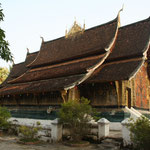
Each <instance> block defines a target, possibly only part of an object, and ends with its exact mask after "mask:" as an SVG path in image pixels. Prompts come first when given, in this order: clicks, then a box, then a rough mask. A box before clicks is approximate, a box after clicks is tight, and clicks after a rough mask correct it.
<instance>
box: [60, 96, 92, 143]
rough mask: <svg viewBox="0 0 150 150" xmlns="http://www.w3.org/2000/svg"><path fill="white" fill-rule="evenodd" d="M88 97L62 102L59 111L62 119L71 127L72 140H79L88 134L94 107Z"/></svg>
mask: <svg viewBox="0 0 150 150" xmlns="http://www.w3.org/2000/svg"><path fill="white" fill-rule="evenodd" d="M89 103H90V101H89V100H88V99H86V98H83V97H82V98H81V99H80V100H69V101H68V102H65V103H63V104H62V107H61V109H60V111H59V118H60V121H61V122H62V123H64V124H66V125H67V126H68V127H69V128H70V132H71V137H72V141H74V142H79V141H81V140H82V138H83V137H84V136H85V134H87V132H88V131H87V130H88V126H89V124H88V122H89V121H90V119H91V117H90V115H91V113H92V107H91V106H90V105H89Z"/></svg>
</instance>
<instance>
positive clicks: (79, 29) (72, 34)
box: [65, 19, 85, 38]
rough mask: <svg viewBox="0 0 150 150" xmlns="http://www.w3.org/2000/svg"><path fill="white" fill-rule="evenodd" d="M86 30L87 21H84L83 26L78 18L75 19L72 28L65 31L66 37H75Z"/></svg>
mask: <svg viewBox="0 0 150 150" xmlns="http://www.w3.org/2000/svg"><path fill="white" fill-rule="evenodd" d="M84 31H85V21H84V24H83V27H81V26H80V25H79V23H77V21H76V19H75V21H74V24H73V25H72V27H71V28H70V30H69V31H67V29H66V31H65V38H72V37H73V38H74V37H76V36H77V35H80V34H83V33H84Z"/></svg>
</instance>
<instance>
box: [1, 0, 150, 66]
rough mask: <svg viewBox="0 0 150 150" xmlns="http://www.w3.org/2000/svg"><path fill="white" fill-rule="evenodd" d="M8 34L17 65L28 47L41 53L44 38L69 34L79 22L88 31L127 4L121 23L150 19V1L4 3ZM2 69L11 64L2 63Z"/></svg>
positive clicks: (26, 0) (4, 25)
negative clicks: (74, 24)
mask: <svg viewBox="0 0 150 150" xmlns="http://www.w3.org/2000/svg"><path fill="white" fill-rule="evenodd" d="M0 3H1V4H2V8H3V10H4V11H3V12H4V14H5V18H4V22H3V23H1V27H2V28H3V29H4V30H5V31H6V39H7V40H8V42H9V43H10V49H11V52H12V53H13V55H14V60H15V63H19V62H22V61H24V59H25V57H26V52H27V50H26V48H29V50H30V52H34V51H38V50H39V49H40V45H41V39H40V36H43V37H44V40H45V41H48V40H52V39H55V38H58V37H61V36H64V35H65V30H66V27H67V28H70V27H71V26H72V24H73V22H74V20H75V17H76V20H77V22H78V23H80V24H81V25H82V24H83V23H84V20H85V24H86V29H87V28H90V27H93V26H96V25H99V24H103V23H105V22H107V21H110V20H113V19H114V18H115V17H116V16H117V13H118V11H119V10H120V9H121V7H122V5H123V4H124V10H123V12H122V13H121V24H122V26H123V25H126V24H130V23H133V22H137V21H139V20H142V19H146V18H148V17H149V16H150V0H1V2H0ZM0 66H8V63H4V61H2V60H0Z"/></svg>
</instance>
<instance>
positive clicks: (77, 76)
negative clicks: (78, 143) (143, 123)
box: [0, 14, 150, 111]
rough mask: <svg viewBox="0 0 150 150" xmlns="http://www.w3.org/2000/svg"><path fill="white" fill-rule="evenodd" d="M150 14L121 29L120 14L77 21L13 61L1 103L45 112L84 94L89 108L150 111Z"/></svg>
mask: <svg viewBox="0 0 150 150" xmlns="http://www.w3.org/2000/svg"><path fill="white" fill-rule="evenodd" d="M149 69H150V18H148V19H145V20H142V21H139V22H136V23H133V24H130V25H126V26H123V27H120V17H119V14H118V16H117V17H116V18H115V19H114V20H112V21H110V22H108V23H105V24H102V25H98V26H95V27H92V28H90V29H85V25H83V27H81V26H80V25H79V24H78V23H77V22H76V21H75V22H74V24H73V26H72V28H71V29H70V30H69V31H67V30H66V33H65V36H64V37H61V38H58V39H55V40H52V41H46V42H45V41H44V39H43V40H42V43H41V47H40V50H39V51H38V52H34V53H29V52H28V53H27V56H26V59H25V61H24V62H23V63H19V64H15V65H13V68H12V70H11V72H10V74H9V76H8V78H7V79H6V80H5V81H4V82H3V84H2V85H1V87H0V105H2V106H7V107H8V108H9V109H10V110H14V109H15V110H17V111H19V110H23V109H25V111H27V110H28V111H31V110H33V109H35V110H37V108H38V109H39V110H43V111H44V110H45V109H47V108H49V107H55V108H56V107H57V106H60V104H61V103H63V102H65V101H67V100H69V99H73V100H75V99H79V98H80V97H82V96H84V97H85V98H88V99H89V100H90V101H91V105H92V106H93V107H96V108H99V109H111V110H113V109H118V110H120V109H122V108H124V107H125V106H128V107H129V108H130V107H131V106H132V107H134V108H137V109H145V110H149V109H150V98H149V96H150V88H149V87H150V70H149Z"/></svg>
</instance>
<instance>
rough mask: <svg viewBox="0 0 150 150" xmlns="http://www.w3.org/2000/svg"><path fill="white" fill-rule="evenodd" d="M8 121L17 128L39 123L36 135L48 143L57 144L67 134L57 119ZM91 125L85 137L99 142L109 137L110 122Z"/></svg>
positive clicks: (103, 121)
mask: <svg viewBox="0 0 150 150" xmlns="http://www.w3.org/2000/svg"><path fill="white" fill-rule="evenodd" d="M9 121H10V122H11V124H12V125H13V127H15V128H16V129H15V130H17V131H18V129H17V128H19V126H21V125H25V126H33V125H34V126H35V127H36V123H37V122H40V124H41V125H40V126H41V128H42V129H41V130H40V131H39V133H38V135H39V136H40V137H41V140H43V141H49V142H58V141H61V140H62V136H65V135H67V134H69V129H67V128H63V125H62V124H60V123H59V119H58V118H57V119H55V120H38V119H26V118H24V119H23V118H10V119H9ZM89 124H90V125H91V127H90V132H88V133H87V136H88V135H89V136H92V137H94V138H93V139H96V140H100V139H102V138H105V137H107V136H109V130H110V128H109V126H110V122H109V121H108V120H107V119H105V118H101V119H100V120H98V122H95V121H91V122H89Z"/></svg>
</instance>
